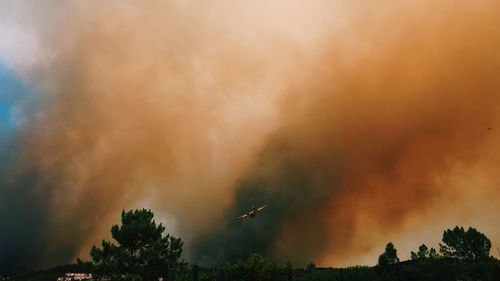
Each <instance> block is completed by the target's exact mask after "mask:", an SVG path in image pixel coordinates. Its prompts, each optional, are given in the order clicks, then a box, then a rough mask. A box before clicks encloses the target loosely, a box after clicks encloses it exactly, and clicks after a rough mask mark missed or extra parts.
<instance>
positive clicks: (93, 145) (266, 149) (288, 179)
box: [2, 0, 500, 266]
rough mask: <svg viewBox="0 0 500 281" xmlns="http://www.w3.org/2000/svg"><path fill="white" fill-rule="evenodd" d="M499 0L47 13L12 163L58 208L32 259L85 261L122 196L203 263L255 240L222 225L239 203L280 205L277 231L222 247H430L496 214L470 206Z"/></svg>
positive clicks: (329, 258)
mask: <svg viewBox="0 0 500 281" xmlns="http://www.w3.org/2000/svg"><path fill="white" fill-rule="evenodd" d="M498 6H499V4H497V3H495V2H494V1H478V2H474V3H469V2H467V1H458V2H456V1H454V2H451V1H437V2H436V1H434V2H431V1H423V2H422V1H413V3H409V2H408V3H406V2H405V3H403V2H402V1H401V3H399V2H398V3H388V1H387V3H386V2H378V3H371V4H367V3H365V1H353V2H349V3H344V2H342V1H336V2H328V3H325V2H323V1H319V0H318V1H312V2H310V3H302V2H300V1H292V2H289V1H278V2H276V3H272V4H271V3H264V2H255V1H252V2H240V3H230V1H216V2H215V3H211V4H210V5H209V4H206V3H202V2H199V3H194V4H190V5H187V4H186V3H184V2H183V1H165V2H162V1H156V2H148V3H126V4H124V3H123V2H120V4H118V3H115V2H109V3H105V4H103V3H97V2H94V3H89V2H88V1H81V2H75V3H74V4H69V5H65V6H64V7H62V8H56V7H55V6H54V7H52V8H53V9H55V10H56V11H57V12H54V11H52V12H51V13H56V14H57V13H58V14H59V15H65V16H61V17H58V19H59V20H53V19H51V20H50V21H49V20H46V19H41V20H40V22H37V24H39V25H43V24H46V25H47V26H48V28H47V30H43V29H42V28H39V27H38V28H37V32H39V33H40V35H39V38H40V40H41V42H42V44H41V45H42V47H41V48H45V49H47V50H50V51H47V52H46V53H50V54H52V55H51V57H50V58H47V59H46V60H43V61H41V62H40V63H39V64H37V65H35V66H34V67H33V69H30V70H29V71H28V74H27V76H28V77H30V79H31V81H33V82H32V83H33V84H35V85H38V88H39V89H40V100H41V101H40V106H39V107H38V108H36V109H34V112H35V113H34V114H33V117H32V118H31V120H30V122H29V123H26V124H24V125H23V127H22V128H20V131H19V136H20V137H19V138H20V140H19V146H20V148H19V149H20V155H21V156H20V159H19V161H18V162H17V163H16V166H15V167H16V168H15V172H12V174H14V175H15V177H17V178H23V177H26V175H31V174H33V173H35V174H36V175H37V176H36V177H35V178H36V183H29V185H30V187H29V188H28V189H29V190H32V193H33V194H35V195H37V194H43V196H40V198H43V200H46V202H47V203H46V204H44V206H43V209H44V210H45V211H44V218H45V219H44V223H45V225H43V226H39V227H40V228H43V229H44V230H43V233H45V235H43V237H47V238H46V239H47V241H45V242H46V243H42V244H43V245H41V246H39V247H38V248H37V250H38V251H39V252H40V254H39V256H38V257H37V258H36V259H38V260H45V261H47V262H48V263H44V262H35V261H34V262H33V264H36V265H37V266H47V265H50V264H54V263H57V262H66V261H68V260H69V259H72V258H74V257H76V256H77V255H85V253H87V251H88V249H89V246H90V245H91V244H94V243H96V242H97V241H98V240H100V239H101V238H102V237H103V236H104V235H107V234H106V233H107V232H108V227H109V225H110V224H111V223H112V222H114V221H116V219H117V216H118V215H119V213H120V210H121V209H124V208H125V209H126V208H133V207H140V206H143V205H146V206H147V207H151V208H153V210H155V212H156V213H157V214H158V215H159V216H160V217H162V218H167V222H166V224H167V229H168V227H170V229H168V230H169V231H171V232H174V233H175V234H178V235H180V236H181V237H183V238H184V239H185V240H187V243H186V244H187V246H188V253H187V254H188V256H189V257H191V258H193V259H198V260H206V259H210V257H209V256H210V252H209V253H207V252H206V250H207V249H211V247H209V246H207V245H214V246H213V247H217V246H219V245H220V244H219V243H221V242H220V241H219V240H217V239H214V238H213V237H214V236H213V235H212V234H214V233H215V235H216V236H217V235H219V236H221V237H226V238H227V239H232V241H233V242H228V243H229V245H233V246H234V247H232V248H237V246H238V245H239V243H238V241H240V239H244V238H245V236H244V235H248V232H245V231H240V230H242V228H241V227H242V226H239V225H234V224H232V223H228V222H227V220H226V219H228V218H230V217H231V216H232V215H233V213H235V212H237V211H239V210H240V209H244V208H246V207H248V206H246V205H247V204H248V203H249V202H251V201H252V199H253V198H247V196H254V198H258V199H259V200H263V201H267V202H270V203H273V202H274V203H275V204H274V206H275V207H273V205H272V204H270V206H269V216H268V217H267V218H263V219H262V222H261V225H260V226H268V224H271V223H273V229H272V231H270V232H268V233H265V234H264V233H262V234H261V233H252V234H254V235H257V237H258V238H257V239H256V240H254V242H255V244H254V246H255V248H253V249H251V248H250V249H249V248H241V249H236V250H235V252H231V250H230V249H227V251H228V252H219V253H217V254H216V255H217V257H214V259H215V260H217V259H219V260H224V259H231V258H235V257H237V256H238V255H243V254H245V253H246V252H248V251H255V250H256V249H257V250H262V251H263V252H266V253H268V254H270V255H274V256H275V257H277V258H279V259H289V260H292V261H295V262H298V263H302V262H306V261H309V260H317V261H319V262H320V263H322V264H329V265H344V264H352V263H366V262H368V263H373V261H374V257H376V253H377V252H378V251H379V250H380V249H379V248H380V247H381V246H382V245H383V244H385V242H386V240H394V241H395V242H397V246H398V245H400V246H401V247H402V248H401V249H402V250H408V251H409V249H413V248H415V247H416V245H418V243H421V242H426V241H415V239H416V238H417V239H418V238H421V237H418V236H416V237H415V236H412V234H414V233H424V234H425V235H423V236H424V237H425V239H429V240H427V241H433V240H432V239H434V238H431V237H430V235H435V236H437V237H438V238H439V235H440V231H441V230H442V229H444V228H445V227H447V226H448V224H461V223H476V222H477V223H479V225H478V227H479V228H480V229H481V227H482V226H485V227H487V225H491V224H492V222H487V221H484V220H482V219H479V218H478V216H480V214H479V212H471V211H470V209H464V210H461V209H460V207H458V206H459V205H461V204H462V203H460V202H462V200H464V198H474V200H472V201H467V202H468V204H469V207H470V208H471V209H474V210H476V209H475V208H481V207H482V206H484V205H488V206H493V205H498V203H499V202H498V201H499V200H498V199H497V198H498V194H497V193H496V192H495V190H494V186H495V184H497V183H498V179H496V178H495V177H496V175H495V173H494V171H495V170H496V168H498V164H499V159H500V158H499V156H500V155H499V151H498V148H497V147H496V146H495V143H497V142H496V141H498V138H499V134H498V133H497V132H496V130H495V128H496V127H499V128H500V126H498V125H499V123H498V122H499V116H498V115H499V114H498V110H497V109H498V102H499V97H500V92H499V91H500V88H499V86H500V84H499V79H498V75H499V69H500V57H499V56H498V55H497V50H498V47H500V38H499V37H498V36H497V34H498V32H499V30H498V29H499V28H498V26H500V22H499V20H498V19H499V18H500V17H498V12H497V11H500V9H498V8H500V7H498ZM23 12H24V10H23ZM488 127H491V128H494V129H493V130H487V128H488ZM462 174H465V175H462ZM476 183H479V185H478V186H477V187H475V184H476ZM471 194H472V195H473V196H471ZM478 194H479V195H478ZM481 194H482V195H481ZM474 195H476V196H474ZM488 210H490V211H491V210H494V211H498V210H497V209H495V208H490V209H488ZM2 212H3V211H2ZM13 215H14V214H13ZM231 218H232V217H231ZM492 219H495V218H492ZM497 222H498V221H497ZM443 223H445V224H446V225H445V224H443ZM257 224H259V222H257ZM244 227H247V226H244ZM430 230H432V233H431V231H430ZM488 231H489V232H488V233H487V234H489V235H490V237H492V238H493V240H494V242H498V241H500V240H499V239H500V236H499V235H500V229H499V228H491V227H489V228H488ZM227 233H230V234H227ZM245 233H247V234H245ZM226 234H227V236H226ZM495 235H496V236H495ZM49 238H50V239H49ZM44 239H45V238H44ZM191 242H192V243H191ZM231 243H232V244H231ZM190 245H191V246H190ZM252 245H253V244H252ZM212 250H213V249H212Z"/></svg>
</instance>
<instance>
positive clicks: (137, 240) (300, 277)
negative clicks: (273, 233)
mask: <svg viewBox="0 0 500 281" xmlns="http://www.w3.org/2000/svg"><path fill="white" fill-rule="evenodd" d="M153 218H154V214H153V213H152V212H151V211H150V210H145V209H142V210H133V211H128V212H125V211H123V212H122V219H121V225H114V226H113V227H112V228H111V233H112V237H113V238H114V239H115V240H116V244H115V243H113V242H110V241H102V244H101V247H95V246H94V247H93V248H92V250H91V253H90V255H91V260H90V261H81V260H78V263H77V264H72V265H65V266H59V267H56V268H53V269H50V270H45V271H41V272H38V273H35V274H28V275H25V276H20V277H18V278H15V280H18V281H54V280H56V278H57V276H62V275H64V273H66V272H87V273H93V275H94V276H95V277H96V280H109V281H113V280H134V281H135V280H137V281H153V280H154V281H156V280H158V278H159V277H162V278H163V280H168V281H174V280H175V281H188V280H199V281H291V280H295V281H434V280H435V281H457V280H462V281H473V280H481V281H498V280H500V262H499V261H498V260H496V259H494V258H493V257H491V256H490V250H491V242H490V240H489V239H488V238H487V237H486V236H485V235H484V234H483V233H481V232H479V231H477V230H476V229H474V228H469V229H468V230H467V231H466V230H465V229H464V228H463V227H458V226H457V227H455V228H453V229H447V230H445V231H444V232H443V237H442V241H441V243H440V244H439V246H440V247H439V252H438V251H437V250H436V249H435V248H430V249H429V248H428V247H427V246H426V245H425V244H422V245H420V246H419V247H418V251H416V252H411V260H409V261H403V262H400V260H399V257H398V253H397V250H396V247H395V245H394V244H393V243H391V242H389V243H387V245H386V247H385V250H384V251H383V253H382V254H381V255H380V256H379V259H378V264H377V266H375V267H368V266H355V267H348V268H318V267H317V266H316V265H315V264H314V263H310V264H308V265H307V266H305V267H304V268H293V266H292V265H291V264H290V263H276V262H275V261H272V260H270V259H268V258H266V257H265V256H263V255H260V254H251V255H249V256H248V257H247V258H245V259H241V260H238V261H235V262H232V263H227V264H226V265H224V266H219V267H212V268H200V267H198V266H196V265H193V266H188V265H187V263H185V262H184V261H183V260H182V259H181V255H182V246H183V243H182V240H181V239H180V238H175V237H173V236H171V235H169V234H166V235H164V234H163V232H164V230H165V228H164V227H163V226H162V225H161V224H156V222H155V221H154V219H153ZM13 280H14V279H10V278H6V277H0V281H13Z"/></svg>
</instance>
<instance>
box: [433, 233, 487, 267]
mask: <svg viewBox="0 0 500 281" xmlns="http://www.w3.org/2000/svg"><path fill="white" fill-rule="evenodd" d="M442 241H443V243H442V244H439V247H440V252H441V254H442V255H443V256H445V257H450V258H457V259H460V260H465V261H477V260H485V259H488V258H489V257H490V250H491V241H490V240H489V239H488V238H487V237H486V235H484V234H483V233H481V232H479V231H477V230H476V229H475V228H472V227H469V229H468V230H467V231H465V230H464V228H463V227H458V226H456V227H455V228H453V229H448V230H445V231H444V233H443V239H442Z"/></svg>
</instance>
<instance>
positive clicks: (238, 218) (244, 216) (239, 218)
mask: <svg viewBox="0 0 500 281" xmlns="http://www.w3.org/2000/svg"><path fill="white" fill-rule="evenodd" d="M246 217H248V214H244V215H241V216H239V217H237V218H236V219H237V220H241V219H244V218H246Z"/></svg>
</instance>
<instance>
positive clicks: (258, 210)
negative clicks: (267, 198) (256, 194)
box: [236, 204, 267, 220]
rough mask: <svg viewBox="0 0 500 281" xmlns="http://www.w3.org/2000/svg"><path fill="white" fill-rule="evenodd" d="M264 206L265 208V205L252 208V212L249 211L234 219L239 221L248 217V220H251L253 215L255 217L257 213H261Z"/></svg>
mask: <svg viewBox="0 0 500 281" xmlns="http://www.w3.org/2000/svg"><path fill="white" fill-rule="evenodd" d="M266 206H267V204H264V205H262V206H260V207H258V208H257V207H255V206H254V207H253V209H252V210H250V211H248V212H246V213H245V214H243V215H241V216H239V217H237V218H236V219H237V220H241V219H244V218H246V217H250V218H252V219H253V218H254V217H255V215H257V212H260V211H262V210H263V209H264V208H265V207H266Z"/></svg>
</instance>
